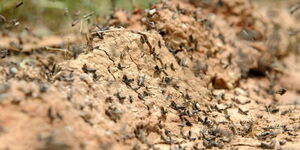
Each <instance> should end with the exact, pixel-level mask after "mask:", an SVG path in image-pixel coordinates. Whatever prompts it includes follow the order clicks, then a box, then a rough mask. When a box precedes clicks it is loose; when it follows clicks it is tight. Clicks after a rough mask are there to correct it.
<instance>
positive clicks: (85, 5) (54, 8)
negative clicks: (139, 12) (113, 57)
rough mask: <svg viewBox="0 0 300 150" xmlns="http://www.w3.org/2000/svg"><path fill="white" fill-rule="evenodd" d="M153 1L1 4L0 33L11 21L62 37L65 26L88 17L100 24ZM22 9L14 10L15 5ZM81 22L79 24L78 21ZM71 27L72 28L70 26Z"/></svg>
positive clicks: (4, 0)
mask: <svg viewBox="0 0 300 150" xmlns="http://www.w3.org/2000/svg"><path fill="white" fill-rule="evenodd" d="M155 1H156V0H0V15H2V16H4V17H5V18H6V23H5V24H4V23H1V22H0V29H7V28H10V27H12V26H13V25H11V24H14V21H18V22H19V23H20V24H23V25H24V24H26V25H27V26H30V27H31V28H43V30H48V31H47V32H48V33H49V32H56V33H62V32H64V30H65V29H66V28H65V27H66V25H70V24H71V23H74V22H76V21H77V22H78V20H82V19H84V16H86V15H88V14H91V13H92V15H91V16H90V17H89V18H90V19H91V20H92V21H93V22H94V23H101V22H103V21H104V19H105V16H108V15H109V14H111V13H112V10H113V9H124V10H128V11H130V10H133V9H134V8H142V9H145V8H147V7H149V6H150V5H151V4H152V3H154V2H155ZM21 2H23V4H22V5H21V6H19V7H18V8H16V6H17V5H18V4H20V3H21ZM7 22H9V23H7ZM79 22H80V21H79ZM70 26H71V25H70Z"/></svg>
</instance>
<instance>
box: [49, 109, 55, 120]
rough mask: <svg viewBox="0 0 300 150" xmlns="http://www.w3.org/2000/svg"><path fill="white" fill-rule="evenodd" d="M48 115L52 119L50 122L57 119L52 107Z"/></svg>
mask: <svg viewBox="0 0 300 150" xmlns="http://www.w3.org/2000/svg"><path fill="white" fill-rule="evenodd" d="M47 115H48V117H49V119H50V122H51V123H52V122H53V121H54V119H55V113H54V111H53V109H52V107H49V108H48V111H47Z"/></svg>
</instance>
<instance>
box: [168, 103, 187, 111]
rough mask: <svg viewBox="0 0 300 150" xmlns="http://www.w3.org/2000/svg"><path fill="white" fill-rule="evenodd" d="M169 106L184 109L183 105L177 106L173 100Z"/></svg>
mask: <svg viewBox="0 0 300 150" xmlns="http://www.w3.org/2000/svg"><path fill="white" fill-rule="evenodd" d="M170 107H171V108H172V109H174V110H177V111H178V110H184V109H185V107H183V106H178V105H177V104H176V103H175V102H174V101H172V102H171V105H170Z"/></svg>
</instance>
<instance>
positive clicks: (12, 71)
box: [9, 67, 18, 75]
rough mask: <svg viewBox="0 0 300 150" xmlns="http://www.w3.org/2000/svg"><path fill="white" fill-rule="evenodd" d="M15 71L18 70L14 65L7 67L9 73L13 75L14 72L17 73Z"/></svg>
mask: <svg viewBox="0 0 300 150" xmlns="http://www.w3.org/2000/svg"><path fill="white" fill-rule="evenodd" d="M17 72H18V70H17V68H16V67H10V68H9V73H11V74H13V75H15V74H17Z"/></svg>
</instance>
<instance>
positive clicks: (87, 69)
mask: <svg viewBox="0 0 300 150" xmlns="http://www.w3.org/2000/svg"><path fill="white" fill-rule="evenodd" d="M82 71H83V72H84V73H96V71H97V70H96V69H93V68H89V67H87V65H86V64H84V65H83V66H82Z"/></svg>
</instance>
